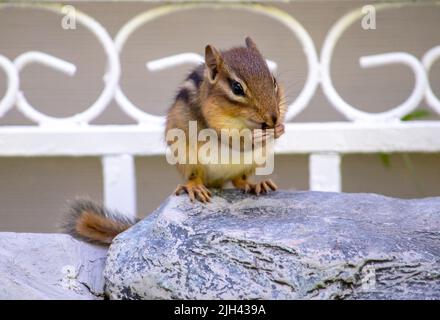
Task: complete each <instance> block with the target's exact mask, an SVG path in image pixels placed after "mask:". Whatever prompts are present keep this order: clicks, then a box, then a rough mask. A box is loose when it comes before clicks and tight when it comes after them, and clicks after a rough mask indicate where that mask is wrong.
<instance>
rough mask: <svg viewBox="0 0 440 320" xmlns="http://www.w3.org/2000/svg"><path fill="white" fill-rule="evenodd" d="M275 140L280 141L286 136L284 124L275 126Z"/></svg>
mask: <svg viewBox="0 0 440 320" xmlns="http://www.w3.org/2000/svg"><path fill="white" fill-rule="evenodd" d="M274 133H275V139H278V138H279V137H281V136H282V135H283V134H284V124H282V123H279V124H277V125H276V126H275V132H274Z"/></svg>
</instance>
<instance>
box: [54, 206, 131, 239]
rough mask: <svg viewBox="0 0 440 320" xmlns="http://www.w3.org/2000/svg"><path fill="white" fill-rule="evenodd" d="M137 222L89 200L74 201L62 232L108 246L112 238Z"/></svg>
mask: <svg viewBox="0 0 440 320" xmlns="http://www.w3.org/2000/svg"><path fill="white" fill-rule="evenodd" d="M136 222H137V220H136V219H130V218H129V217H127V216H124V215H123V214H122V213H119V212H117V211H112V210H108V209H106V208H104V207H102V206H99V205H97V204H95V203H94V202H92V201H89V200H76V201H75V202H73V203H72V205H71V206H70V210H69V212H68V214H67V216H66V218H65V221H64V223H63V224H62V229H63V231H64V232H66V233H68V234H70V235H71V236H73V237H75V238H78V239H81V240H85V241H87V242H91V243H97V244H103V245H109V244H110V243H111V242H112V240H113V238H115V237H116V236H117V235H118V234H120V233H121V232H123V231H125V230H127V229H128V228H130V227H131V226H132V225H134V224H135V223H136Z"/></svg>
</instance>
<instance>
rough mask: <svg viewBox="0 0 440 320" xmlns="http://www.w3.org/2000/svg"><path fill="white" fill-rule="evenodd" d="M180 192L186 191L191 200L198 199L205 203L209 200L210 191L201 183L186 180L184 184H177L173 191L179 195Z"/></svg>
mask: <svg viewBox="0 0 440 320" xmlns="http://www.w3.org/2000/svg"><path fill="white" fill-rule="evenodd" d="M182 192H186V193H187V194H188V196H189V199H190V200H191V202H194V200H196V199H197V200H198V201H200V202H203V203H206V202H211V197H212V193H211V191H209V190H208V188H206V187H205V186H204V185H203V184H201V183H197V184H196V183H193V182H188V183H186V184H179V185H178V186H177V188H176V190H175V191H174V194H175V195H176V196H178V195H180V194H181V193H182Z"/></svg>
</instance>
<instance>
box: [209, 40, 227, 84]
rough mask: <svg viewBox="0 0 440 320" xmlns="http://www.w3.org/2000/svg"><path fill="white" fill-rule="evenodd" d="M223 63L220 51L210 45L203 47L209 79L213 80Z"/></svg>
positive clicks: (215, 78)
mask: <svg viewBox="0 0 440 320" xmlns="http://www.w3.org/2000/svg"><path fill="white" fill-rule="evenodd" d="M222 63H223V59H222V56H221V54H220V52H219V51H218V50H217V49H216V48H214V47H213V46H211V45H209V44H208V45H207V46H206V47H205V64H206V66H207V67H208V75H209V80H210V81H211V82H214V81H216V80H217V78H218V77H217V75H218V72H219V70H220V67H221V65H222Z"/></svg>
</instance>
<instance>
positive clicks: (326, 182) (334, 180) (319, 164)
mask: <svg viewBox="0 0 440 320" xmlns="http://www.w3.org/2000/svg"><path fill="white" fill-rule="evenodd" d="M309 189H310V190H312V191H332V192H341V156H340V155H339V154H337V153H314V154H311V155H310V159H309Z"/></svg>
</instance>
